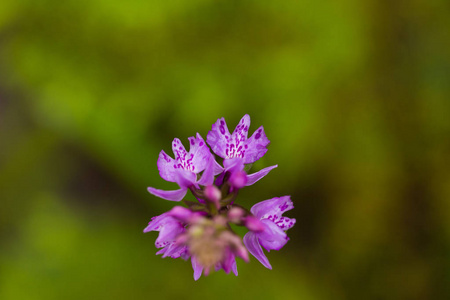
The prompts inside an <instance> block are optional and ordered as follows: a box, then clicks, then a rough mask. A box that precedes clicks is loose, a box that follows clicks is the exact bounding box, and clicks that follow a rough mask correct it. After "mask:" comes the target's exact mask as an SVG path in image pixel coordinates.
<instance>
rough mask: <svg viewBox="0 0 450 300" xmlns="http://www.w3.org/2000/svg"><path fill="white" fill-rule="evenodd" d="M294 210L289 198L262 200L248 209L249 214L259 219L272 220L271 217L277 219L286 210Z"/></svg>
mask: <svg viewBox="0 0 450 300" xmlns="http://www.w3.org/2000/svg"><path fill="white" fill-rule="evenodd" d="M293 208H294V204H293V203H292V201H291V197H290V196H283V197H279V198H278V197H276V198H272V199H269V200H264V201H261V202H259V203H256V204H255V205H253V207H252V208H251V209H250V211H251V213H252V214H253V215H254V216H256V217H258V218H259V219H266V218H269V219H270V218H273V217H271V216H277V217H278V218H280V217H281V215H282V214H283V213H284V212H285V211H288V210H291V209H293Z"/></svg>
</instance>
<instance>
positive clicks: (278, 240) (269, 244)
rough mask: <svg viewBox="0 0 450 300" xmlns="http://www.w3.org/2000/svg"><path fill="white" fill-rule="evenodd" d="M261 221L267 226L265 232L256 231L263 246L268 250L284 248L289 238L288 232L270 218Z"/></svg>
mask: <svg viewBox="0 0 450 300" xmlns="http://www.w3.org/2000/svg"><path fill="white" fill-rule="evenodd" d="M261 223H263V224H264V225H265V226H266V228H265V229H264V231H263V232H258V233H256V236H257V237H258V240H259V243H260V244H261V246H263V247H264V249H266V250H267V251H270V250H280V249H281V248H283V246H284V245H286V243H287V241H288V240H289V238H288V237H287V235H286V233H285V232H284V231H283V230H282V229H281V228H280V227H278V226H277V225H276V224H275V223H274V222H272V221H270V220H267V219H264V220H261Z"/></svg>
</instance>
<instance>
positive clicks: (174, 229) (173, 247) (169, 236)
mask: <svg viewBox="0 0 450 300" xmlns="http://www.w3.org/2000/svg"><path fill="white" fill-rule="evenodd" d="M149 231H159V235H158V238H157V239H156V242H155V246H156V248H162V249H161V250H159V251H158V252H156V254H162V255H163V256H162V257H167V256H169V257H172V258H178V257H182V258H183V259H185V260H186V259H188V258H189V254H188V251H187V247H186V246H184V245H182V244H179V243H177V242H176V240H177V237H179V236H180V235H182V234H183V233H184V232H185V231H186V229H185V225H184V224H182V222H180V221H179V220H177V219H176V218H174V217H173V216H172V215H171V212H170V211H169V212H166V213H163V214H162V215H159V216H156V217H153V218H152V220H151V221H150V223H148V226H147V227H146V228H145V229H144V232H149Z"/></svg>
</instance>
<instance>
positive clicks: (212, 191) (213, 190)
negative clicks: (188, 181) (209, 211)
mask: <svg viewBox="0 0 450 300" xmlns="http://www.w3.org/2000/svg"><path fill="white" fill-rule="evenodd" d="M203 193H204V195H205V197H206V199H207V200H209V201H211V202H213V203H215V204H216V207H217V209H219V208H220V203H219V201H220V199H222V193H221V192H220V190H219V189H218V188H217V187H216V186H214V185H208V186H207V187H205V190H204V191H203Z"/></svg>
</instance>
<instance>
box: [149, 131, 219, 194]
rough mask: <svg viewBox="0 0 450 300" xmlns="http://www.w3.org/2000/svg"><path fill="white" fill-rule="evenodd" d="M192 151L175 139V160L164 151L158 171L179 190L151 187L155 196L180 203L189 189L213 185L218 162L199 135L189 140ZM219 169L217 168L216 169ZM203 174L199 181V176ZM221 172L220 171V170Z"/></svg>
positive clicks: (158, 163) (160, 154)
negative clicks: (174, 183)
mask: <svg viewBox="0 0 450 300" xmlns="http://www.w3.org/2000/svg"><path fill="white" fill-rule="evenodd" d="M189 144H190V149H189V152H187V151H186V149H185V148H184V146H183V144H182V143H181V141H180V140H179V139H177V138H176V139H174V140H173V143H172V150H173V153H174V154H175V159H173V158H171V157H170V156H168V155H167V154H166V153H165V152H164V150H162V151H161V152H160V153H159V158H158V162H157V165H158V170H159V174H160V175H161V177H162V178H163V179H165V180H167V181H170V182H176V183H177V184H178V185H179V186H180V189H179V190H175V191H164V190H159V189H155V188H153V187H149V188H148V191H149V192H150V193H152V194H153V195H155V196H157V197H160V198H163V199H166V200H172V201H180V200H181V199H183V198H184V196H185V195H186V193H187V190H188V188H190V187H193V186H194V187H196V188H198V185H206V184H211V183H212V181H213V180H214V175H215V174H214V173H217V171H216V172H215V169H214V168H215V167H216V164H217V163H216V162H215V160H214V157H213V155H212V154H211V152H210V151H209V148H208V146H207V145H206V143H205V141H204V140H203V138H202V137H201V136H200V134H198V133H197V137H196V138H194V137H190V138H189ZM216 168H217V167H216ZM202 171H204V172H203V174H202V177H201V178H200V180H199V181H197V174H199V173H200V172H202ZM219 171H220V170H219Z"/></svg>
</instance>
